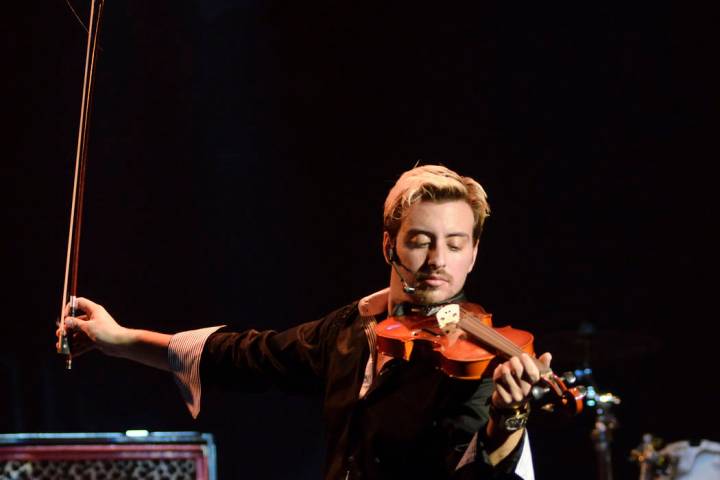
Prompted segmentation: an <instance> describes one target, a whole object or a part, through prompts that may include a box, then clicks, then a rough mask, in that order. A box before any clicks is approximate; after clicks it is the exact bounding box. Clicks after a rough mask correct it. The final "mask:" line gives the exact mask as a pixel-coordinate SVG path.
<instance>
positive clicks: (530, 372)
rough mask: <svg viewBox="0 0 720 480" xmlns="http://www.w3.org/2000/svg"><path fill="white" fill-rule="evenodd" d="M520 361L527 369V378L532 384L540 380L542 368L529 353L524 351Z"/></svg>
mask: <svg viewBox="0 0 720 480" xmlns="http://www.w3.org/2000/svg"><path fill="white" fill-rule="evenodd" d="M520 361H521V362H522V365H523V368H524V370H525V379H526V380H527V381H528V382H529V383H530V384H532V385H534V384H535V383H537V382H538V380H540V369H539V368H538V366H537V363H536V362H535V360H534V359H533V358H532V357H531V356H530V355H528V354H527V353H523V354H522V355H521V356H520Z"/></svg>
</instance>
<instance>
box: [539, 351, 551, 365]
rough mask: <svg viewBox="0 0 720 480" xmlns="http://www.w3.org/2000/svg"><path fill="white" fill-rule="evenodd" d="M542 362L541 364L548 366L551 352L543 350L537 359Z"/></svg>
mask: <svg viewBox="0 0 720 480" xmlns="http://www.w3.org/2000/svg"><path fill="white" fill-rule="evenodd" d="M538 360H540V361H541V362H542V364H543V365H545V366H546V367H547V368H550V362H551V361H552V354H551V353H550V352H545V353H543V354H542V355H540V358H539V359H538Z"/></svg>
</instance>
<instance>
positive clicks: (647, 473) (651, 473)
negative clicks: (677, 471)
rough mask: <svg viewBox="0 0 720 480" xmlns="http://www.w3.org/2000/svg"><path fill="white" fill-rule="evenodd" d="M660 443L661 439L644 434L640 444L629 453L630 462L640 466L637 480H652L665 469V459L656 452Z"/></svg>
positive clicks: (666, 463)
mask: <svg viewBox="0 0 720 480" xmlns="http://www.w3.org/2000/svg"><path fill="white" fill-rule="evenodd" d="M661 443H662V440H661V439H659V438H657V437H654V436H653V435H652V434H650V433H646V434H644V435H643V441H642V443H641V444H640V445H638V446H637V447H635V448H634V449H633V450H632V451H631V452H630V460H631V461H633V462H635V463H637V464H638V465H640V477H639V480H654V479H656V478H658V473H662V472H664V471H665V469H666V468H667V465H668V459H667V457H666V456H665V455H662V454H661V453H660V452H658V451H657V448H658V447H659V446H660V445H661Z"/></svg>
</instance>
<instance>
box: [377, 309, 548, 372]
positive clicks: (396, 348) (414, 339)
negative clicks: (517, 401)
mask: <svg viewBox="0 0 720 480" xmlns="http://www.w3.org/2000/svg"><path fill="white" fill-rule="evenodd" d="M462 306H463V307H464V308H465V309H466V310H469V311H473V313H475V316H476V317H477V319H478V320H479V321H481V322H482V323H483V324H485V325H487V326H488V327H492V315H490V314H489V313H487V312H485V310H484V309H483V308H482V307H481V306H480V305H476V304H472V303H463V304H462ZM494 330H495V331H496V332H497V333H499V334H500V335H502V336H504V337H505V338H507V339H508V340H510V341H511V342H512V343H513V344H515V345H516V346H517V347H518V348H520V349H521V350H522V351H523V352H525V353H527V354H529V355H531V356H532V355H534V354H535V350H534V349H533V338H534V337H533V335H532V334H531V333H530V332H527V331H525V330H518V329H516V328H512V327H510V326H506V327H501V328H495V329H494ZM375 332H376V333H377V346H378V351H379V352H381V353H383V354H385V355H388V356H390V357H393V358H402V359H403V360H410V358H411V357H412V356H413V354H418V353H419V352H418V350H420V351H422V354H429V355H432V356H433V357H434V363H435V365H436V366H438V367H439V368H440V369H441V370H442V371H443V372H445V374H447V375H448V376H450V377H453V378H458V379H462V380H477V379H480V378H483V377H484V376H485V375H492V371H493V368H494V366H495V365H496V364H497V363H498V362H499V361H500V359H498V354H497V352H496V351H494V350H493V349H492V348H491V347H488V346H484V345H482V344H481V343H480V342H478V341H476V340H474V339H473V338H469V337H468V335H467V334H466V333H465V332H464V331H461V330H460V329H456V330H455V331H451V332H445V331H443V329H442V328H441V327H440V326H439V325H438V321H437V319H436V318H435V317H434V316H430V317H417V316H403V317H388V318H387V319H386V320H384V321H382V322H380V323H379V324H378V325H377V327H376V328H375ZM490 365H492V366H493V368H490V369H489V370H488V366H490Z"/></svg>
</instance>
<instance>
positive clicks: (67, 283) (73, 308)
mask: <svg viewBox="0 0 720 480" xmlns="http://www.w3.org/2000/svg"><path fill="white" fill-rule="evenodd" d="M103 5H104V0H90V20H89V22H88V27H87V48H86V52H85V73H84V75H83V88H82V100H81V103H80V124H79V127H78V138H77V150H76V153H75V174H74V178H73V189H72V203H71V205H70V228H69V231H68V244H67V255H66V257H65V280H64V283H63V293H62V304H61V306H60V322H59V323H60V325H59V327H60V331H59V337H58V342H57V346H56V347H57V353H59V354H61V355H64V356H65V368H66V369H68V370H70V369H71V368H72V349H71V345H70V339H69V338H68V335H67V331H66V329H65V316H66V315H70V316H76V315H77V314H78V310H77V283H78V281H77V280H78V266H79V258H80V231H81V228H82V212H83V197H84V195H85V170H86V165H87V151H88V129H89V124H90V106H91V104H92V101H91V99H92V94H93V90H94V75H95V59H96V57H97V48H98V45H97V39H98V33H99V31H100V18H101V17H102V10H103ZM68 307H69V309H68Z"/></svg>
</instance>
